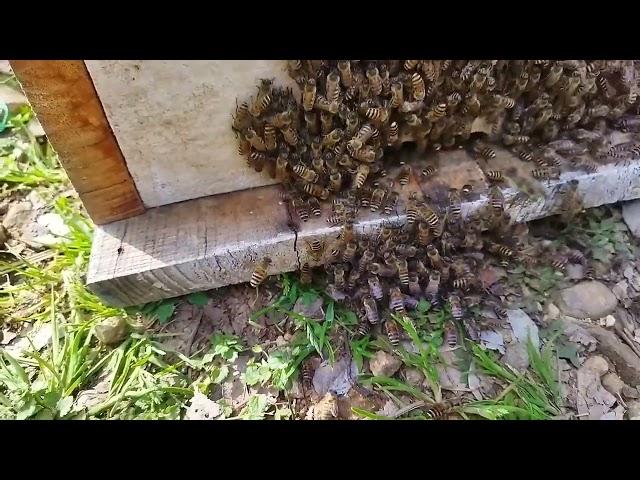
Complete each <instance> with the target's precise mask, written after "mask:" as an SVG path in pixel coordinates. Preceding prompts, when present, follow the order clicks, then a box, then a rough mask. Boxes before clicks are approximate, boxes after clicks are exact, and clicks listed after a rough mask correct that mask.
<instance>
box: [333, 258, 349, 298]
mask: <svg viewBox="0 0 640 480" xmlns="http://www.w3.org/2000/svg"><path fill="white" fill-rule="evenodd" d="M332 255H333V252H332ZM344 275H345V269H344V266H342V265H340V264H338V265H336V266H335V268H334V269H333V283H334V285H335V286H336V287H337V288H338V289H340V290H342V289H344V288H345V286H346V285H347V282H346V280H345V278H344Z"/></svg>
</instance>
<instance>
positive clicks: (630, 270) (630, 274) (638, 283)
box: [622, 265, 640, 292]
mask: <svg viewBox="0 0 640 480" xmlns="http://www.w3.org/2000/svg"><path fill="white" fill-rule="evenodd" d="M622 274H623V275H624V278H626V279H627V280H628V281H629V285H631V287H632V288H633V289H634V290H635V291H636V292H638V291H640V273H638V270H636V268H635V267H634V266H633V265H627V266H626V267H625V269H624V271H623V272H622Z"/></svg>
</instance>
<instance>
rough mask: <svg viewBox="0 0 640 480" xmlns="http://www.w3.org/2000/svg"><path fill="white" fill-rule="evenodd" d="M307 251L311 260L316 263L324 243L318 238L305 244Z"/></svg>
mask: <svg viewBox="0 0 640 480" xmlns="http://www.w3.org/2000/svg"><path fill="white" fill-rule="evenodd" d="M307 251H308V252H309V255H310V256H311V258H313V259H314V260H315V261H318V260H319V259H320V257H321V256H322V253H323V251H324V242H323V241H322V240H320V239H318V238H315V239H313V240H311V241H310V242H307Z"/></svg>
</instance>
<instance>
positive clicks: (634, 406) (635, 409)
mask: <svg viewBox="0 0 640 480" xmlns="http://www.w3.org/2000/svg"><path fill="white" fill-rule="evenodd" d="M627 418H628V419H629V420H640V400H632V401H630V402H627Z"/></svg>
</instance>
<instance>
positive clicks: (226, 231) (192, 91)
mask: <svg viewBox="0 0 640 480" xmlns="http://www.w3.org/2000/svg"><path fill="white" fill-rule="evenodd" d="M11 66H12V68H13V70H14V72H15V74H16V76H17V77H18V79H19V81H20V83H21V84H22V87H23V89H24V91H25V93H26V95H27V97H28V98H29V101H30V102H31V104H32V106H33V109H34V111H35V113H36V114H37V116H38V118H39V120H40V122H41V123H42V125H43V128H44V130H45V132H46V133H47V136H48V138H49V140H50V141H51V143H52V145H53V147H54V148H55V149H56V150H57V152H58V153H59V155H60V160H61V163H62V165H63V166H64V168H65V170H66V171H67V173H68V175H69V178H70V179H71V182H72V183H73V185H74V187H75V188H76V190H77V191H78V193H79V195H80V198H81V200H82V202H83V203H84V205H85V207H86V210H87V212H88V213H89V215H90V216H91V218H92V220H93V221H94V223H95V224H96V225H97V228H96V232H95V236H94V243H93V250H92V254H91V261H90V266H89V271H88V273H87V283H88V285H89V287H90V288H91V289H92V290H93V291H95V292H96V293H97V294H98V295H100V296H101V297H102V298H103V299H104V300H105V301H107V302H108V303H111V304H113V305H124V306H126V305H133V304H141V303H145V302H149V301H153V300H158V299H161V298H166V297H171V296H177V295H182V294H185V293H189V292H194V291H200V290H206V289H210V288H215V287H220V286H224V285H229V284H234V283H240V282H245V281H248V280H249V278H250V277H251V272H252V269H253V265H254V262H255V261H256V260H258V259H260V258H262V257H263V256H265V255H268V256H270V257H271V258H272V259H273V263H272V265H271V267H270V270H269V273H277V272H284V271H292V270H295V269H297V268H298V267H299V265H300V262H301V261H304V260H305V255H306V252H305V249H304V247H303V245H304V242H305V241H306V240H308V239H311V238H317V237H320V238H325V237H328V236H330V235H335V234H336V233H337V228H335V227H328V226H327V223H326V222H324V220H323V219H322V218H320V219H312V220H310V221H309V222H307V223H305V224H303V225H302V227H301V229H300V230H298V231H293V230H292V229H291V227H290V222H289V213H288V209H287V208H286V205H284V204H283V203H282V202H281V201H280V198H279V187H278V186H276V185H274V181H273V180H272V179H270V178H269V177H268V176H266V175H262V174H258V173H256V172H253V171H252V170H250V169H248V168H247V167H246V165H245V161H244V159H242V158H241V157H240V156H239V155H238V153H237V144H236V140H235V137H234V134H233V132H232V131H231V128H230V115H231V113H232V112H233V111H234V109H235V106H236V98H238V97H239V98H245V97H248V96H249V95H252V94H254V93H255V85H256V83H257V80H258V79H259V78H275V81H276V83H280V84H282V85H290V86H292V87H293V88H294V90H296V91H297V87H296V86H295V84H294V83H293V82H292V81H291V79H290V78H289V77H288V76H287V74H286V71H285V62H284V61H275V60H208V61H164V60H162V61H149V60H144V61H142V60H138V61H135V60H126V61H124V60H123V61H120V60H114V61H105V60H91V61H89V60H87V61H81V60H72V61H68V60H65V61H51V60H47V61H33V60H13V61H11ZM509 155H510V154H509V153H507V152H506V151H501V152H499V156H502V157H504V158H507V157H508V156H509ZM438 156H439V159H438V160H437V161H439V163H440V164H441V165H442V166H443V167H444V168H442V169H441V173H440V175H439V179H438V181H437V182H436V184H434V183H433V182H421V181H420V180H419V179H415V178H414V179H413V180H412V183H413V188H418V189H421V190H422V191H423V192H427V193H429V194H433V192H434V191H437V190H438V188H445V187H448V186H454V187H458V188H459V187H460V186H462V185H463V184H465V183H474V184H475V186H476V187H477V188H476V191H477V192H478V194H477V195H476V198H475V199H474V200H473V201H470V202H468V203H467V204H465V205H463V214H464V213H465V212H469V211H471V210H473V209H474V208H477V207H479V206H481V205H482V204H484V202H485V201H486V195H485V193H486V190H487V183H486V179H485V178H484V174H483V172H482V170H481V169H480V167H479V166H478V164H477V163H476V162H475V161H474V160H473V159H471V158H470V157H469V156H468V154H467V153H466V152H465V151H463V150H455V151H450V152H445V153H440V154H439V155H438ZM639 174H640V162H638V161H633V162H630V163H628V164H626V165H620V166H617V167H614V166H607V167H604V168H601V169H600V170H599V171H598V172H596V173H594V174H585V173H577V172H567V173H563V175H562V176H561V178H560V180H558V181H551V182H547V183H546V184H545V185H544V186H543V188H544V189H545V190H546V192H547V196H546V199H543V200H540V201H535V202H527V203H524V204H517V205H514V206H512V212H511V213H512V215H515V217H516V218H517V219H518V220H520V221H524V220H531V219H534V218H539V217H542V216H545V215H547V214H549V213H552V212H553V211H554V208H555V207H556V205H555V203H554V193H555V192H558V191H559V189H560V188H561V187H562V185H563V184H564V183H566V182H567V181H568V180H571V179H574V178H576V179H578V180H579V189H580V191H581V193H582V194H583V195H584V203H585V206H589V207H591V206H597V205H602V204H605V203H612V202H616V201H620V200H628V199H632V198H637V197H640V175H639ZM506 193H507V194H508V195H509V193H510V194H511V195H512V196H513V195H514V194H515V191H512V192H509V191H508V190H507V192H506ZM325 208H327V207H325ZM402 219H403V215H402V214H401V213H396V214H394V215H391V217H387V218H383V217H379V216H376V215H369V216H366V217H364V218H362V219H360V220H359V221H358V224H357V225H356V227H357V228H358V229H360V230H361V231H362V232H365V233H366V232H367V231H370V230H372V229H374V228H376V227H378V226H379V225H381V223H382V222H385V221H392V222H394V221H395V222H400V221H402Z"/></svg>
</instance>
